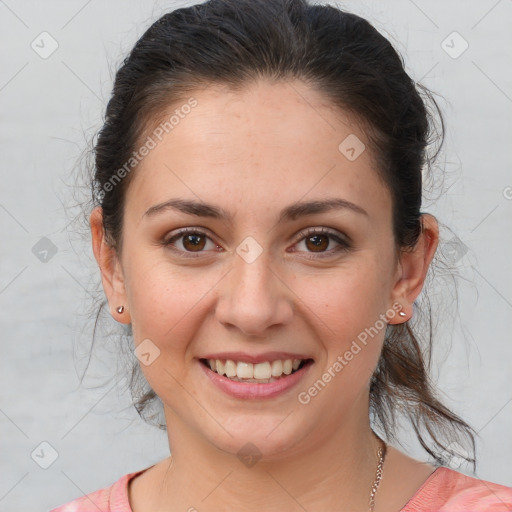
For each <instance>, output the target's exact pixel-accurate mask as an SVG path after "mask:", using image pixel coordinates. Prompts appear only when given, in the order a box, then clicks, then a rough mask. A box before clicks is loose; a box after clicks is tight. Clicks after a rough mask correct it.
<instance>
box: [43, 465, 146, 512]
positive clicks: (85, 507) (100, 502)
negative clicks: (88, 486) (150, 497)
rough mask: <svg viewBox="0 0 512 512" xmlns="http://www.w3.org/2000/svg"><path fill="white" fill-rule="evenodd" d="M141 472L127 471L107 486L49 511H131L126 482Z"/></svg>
mask: <svg viewBox="0 0 512 512" xmlns="http://www.w3.org/2000/svg"><path fill="white" fill-rule="evenodd" d="M140 473H142V471H137V472H135V473H128V474H126V475H124V476H122V477H121V478H120V479H119V480H117V482H115V483H113V484H112V485H110V486H108V487H104V488H102V489H98V490H97V491H94V492H91V493H89V494H85V495H83V496H80V497H79V498H77V499H75V500H73V501H71V502H69V503H66V504H65V505H62V506H60V507H57V508H55V509H53V510H51V511H50V512H98V510H101V512H131V508H130V502H129V499H128V483H129V482H130V480H131V479H132V478H134V477H135V476H137V475H139V474H140Z"/></svg>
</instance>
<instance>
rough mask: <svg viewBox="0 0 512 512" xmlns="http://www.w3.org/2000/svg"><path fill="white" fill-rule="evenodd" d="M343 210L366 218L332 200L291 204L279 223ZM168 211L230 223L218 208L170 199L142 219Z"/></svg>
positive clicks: (360, 210)
mask: <svg viewBox="0 0 512 512" xmlns="http://www.w3.org/2000/svg"><path fill="white" fill-rule="evenodd" d="M344 209H348V210H351V211H353V212H355V213H359V214H361V215H366V216H368V212H367V211H366V210H365V209H364V208H361V207H360V206H358V205H357V204H354V203H352V202H350V201H347V200H345V199H339V198H332V199H325V200H317V201H308V202H296V203H293V204H291V205H289V206H287V207H286V208H284V209H283V210H282V211H281V213H280V215H279V222H284V221H292V220H296V219H298V218H299V217H305V216H307V215H315V214H319V213H326V212H330V211H333V210H344ZM168 210H174V211H179V212H182V213H185V214H187V215H194V216H196V217H210V218H212V219H219V220H222V221H227V222H231V220H232V215H231V214H230V213H229V212H227V211H226V210H224V209H222V208H220V207H218V206H214V205H211V204H207V203H202V202H198V201H191V200H187V199H170V200H169V201H165V202H164V203H159V204H156V205H154V206H151V208H149V209H148V210H146V212H145V213H144V215H143V217H152V216H154V215H156V214H159V213H162V212H166V211H168Z"/></svg>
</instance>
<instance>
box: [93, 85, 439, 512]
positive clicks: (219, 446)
mask: <svg viewBox="0 0 512 512" xmlns="http://www.w3.org/2000/svg"><path fill="white" fill-rule="evenodd" d="M193 96H194V97H195V98H196V99H197V101H198V106H197V107H196V108H194V109H193V110H192V111H191V112H190V114H188V115H187V116H186V117H185V118H184V119H183V120H181V122H180V123H179V124H178V125H177V126H175V128H174V129H173V130H172V131H170V132H169V134H168V135H166V136H165V138H163V140H162V141H161V142H160V143H159V144H158V145H157V146H156V147H155V148H154V149H153V150H152V151H151V152H150V153H149V155H148V156H146V157H145V158H144V160H143V161H142V162H141V164H140V165H139V167H138V168H137V169H136V170H135V171H133V172H134V173H135V174H134V176H133V181H132V182H131V184H130V186H129V188H128V190H127V194H126V204H125V211H124V226H123V245H122V251H121V253H120V254H119V253H116V252H115V251H114V250H113V249H112V248H111V247H110V246H109V245H108V244H107V243H106V241H105V238H104V233H103V229H102V222H101V208H96V209H95V210H94V211H93V212H92V214H91V217H90V223H91V232H92V240H93V249H94V254H95V257H96V259H97V262H98V265H99V267H100V269H101V273H102V282H103V287H104V290H105V293H106V296H107V298H108V302H109V307H110V311H111V314H112V316H113V317H114V318H115V319H116V320H118V321H119V322H122V323H131V324H132V329H133V333H134V341H135V345H136V346H138V345H139V344H140V343H141V342H142V341H143V340H145V339H150V340H151V342H152V343H154V344H155V345H156V346H157V347H158V349H159V350H160V355H159V356H158V357H157V358H156V359H155V360H154V362H152V364H150V365H148V366H145V365H141V368H142V370H143V372H144V375H145V376H146V378H147V380H148V382H149V383H150V385H151V386H152V388H153V389H154V390H155V392H156V393H157V394H158V396H159V397H160V398H161V400H162V402H163V404H164V410H165V417H166V421H167V425H168V438H169V446H170V450H171V453H172V459H170V458H168V459H165V460H163V461H161V462H160V463H159V464H156V465H155V466H153V467H152V468H151V469H148V470H147V471H145V472H144V473H142V475H140V476H139V477H137V478H135V479H134V480H133V481H132V483H131V485H130V501H131V504H132V508H133V510H134V512H145V511H149V510H152V511H159V510H166V511H173V510H182V511H184V510H189V509H190V507H195V509H197V510H201V511H216V512H218V511H221V510H237V509H239V510H244V511H253V510H254V511H256V510H258V511H261V510H266V511H282V510H289V511H295V510H297V511H299V510H304V508H305V509H307V510H308V511H310V512H314V511H320V510H339V509H340V504H343V510H368V497H369V492H370V488H371V485H372V483H373V481H374V479H375V471H376V465H377V449H378V447H379V444H378V441H377V439H376V438H375V437H374V435H373V434H372V432H371V429H370V422H369V417H368V407H369V402H368V397H369V381H370V378H371V375H372V373H373V372H374V370H375V368H376V366H377V363H378V360H379V356H380V353H381V350H382V343H383V338H384V331H385V329H381V330H380V331H379V332H378V334H377V335H375V336H374V337H373V338H372V339H371V340H370V342H369V343H368V344H367V345H366V346H364V348H363V349H362V350H361V351H360V352H359V353H358V354H357V355H356V356H354V358H353V359H352V360H351V361H350V362H349V364H347V365H346V366H345V367H344V368H343V370H342V371H341V372H338V373H337V374H336V377H335V378H333V379H332V380H331V381H330V382H329V383H328V385H326V386H325V388H323V390H322V391H321V392H320V393H318V395H317V396H315V397H314V398H312V399H311V401H310V402H309V403H308V404H307V405H303V404H301V403H299V402H298V399H297V395H298V393H299V392H300V391H305V390H307V389H308V388H309V387H310V386H311V385H312V384H313V383H314V382H315V381H317V380H318V379H319V378H321V376H322V374H324V373H325V372H326V371H327V370H328V369H329V368H330V367H332V365H333V363H334V361H336V359H337V357H338V356H339V355H343V354H344V353H345V352H346V351H347V350H348V349H349V347H350V346H351V343H352V341H353V340H355V339H356V338H357V336H358V334H359V333H361V332H362V331H364V329H365V328H368V327H370V326H373V325H375V323H376V320H378V319H379V315H382V314H385V313H386V312H387V311H389V310H390V309H391V308H392V307H393V304H395V305H398V307H401V308H402V309H403V311H404V312H405V313H406V316H405V317H399V316H398V315H397V314H395V315H394V317H393V318H389V320H388V321H389V323H390V324H394V323H401V322H404V321H406V320H408V319H409V318H410V317H411V315H412V304H413V302H414V300H415V299H416V297H417V296H418V295H419V293H420V291H421V289H422V286H423V283H424V280H425V276H426V273H427V270H428V266H429V264H430V262H431V260H432V257H433V255H434V253H435V250H436V247H437V243H438V227H437V222H436V220H435V218H434V217H432V216H430V215H427V214H425V215H423V217H422V221H423V225H424V229H423V233H422V235H421V237H420V240H419V241H418V243H417V245H416V247H415V248H414V250H412V251H409V252H404V253H400V252H399V251H398V250H397V247H396V244H395V241H394V238H393V230H392V224H391V213H392V204H391V196H390V192H389V190H388V188H387V187H386V186H385V184H384V182H383V181H382V180H381V179H380V177H379V175H378V174H377V172H376V170H375V165H374V163H373V161H372V158H371V154H370V150H369V149H366V150H365V151H363V152H362V154H361V155H360V156H359V157H358V158H357V159H356V160H354V161H350V160H349V159H347V158H346V157H345V156H344V155H343V154H342V153H341V152H340V151H339V150H338V146H339V144H340V142H342V141H343V140H344V139H345V138H346V137H347V136H348V135H350V134H355V135H356V136H357V137H358V138H359V139H360V140H361V141H363V142H364V143H365V144H366V143H367V140H366V138H365V135H364V132H363V131H362V130H361V129H360V127H359V126H358V124H357V123H355V122H354V121H353V120H351V118H350V116H348V114H346V113H340V112H339V111H338V110H335V109H334V108H333V107H332V106H331V105H330V104H329V102H328V101H327V99H326V98H325V97H324V96H323V95H322V94H321V93H319V92H317V91H314V90H313V89H311V88H310V87H308V86H306V85H305V84H303V83H302V82H300V81H293V82H279V83H270V82H267V81H260V82H255V83H252V84H250V85H247V86H246V87H244V88H243V89H241V90H239V91H236V92H233V91H229V90H228V89H226V88H222V87H219V86H216V87H213V86H212V87H208V88H206V89H204V90H201V91H198V92H197V93H194V94H193ZM173 108H176V105H173ZM171 110H172V109H171ZM340 114H343V115H340ZM366 147H367V148H368V144H366ZM173 198H174V199H175V198H180V199H187V200H196V201H201V202H206V203H209V204H213V205H216V206H218V207H220V208H223V209H224V210H226V211H227V212H229V213H230V214H231V215H232V220H231V222H228V221H223V220H218V219H212V218H207V217H196V216H192V215H188V214H185V213H183V212H179V211H175V210H170V209H167V210H164V211H161V212H159V213H158V214H155V215H144V214H145V212H146V211H147V210H148V209H149V208H150V207H152V206H154V205H157V204H160V203H163V202H165V201H168V200H170V199H173ZM327 198H342V199H344V200H346V201H350V202H351V203H354V204H356V205H357V206H359V207H360V208H362V209H364V210H365V212H366V214H362V213H358V212H355V211H352V210H350V209H348V208H345V209H340V210H333V211H328V212H324V213H318V214H314V215H308V216H304V217H299V218H297V219H295V220H288V221H283V222H279V213H280V212H281V210H282V209H283V208H285V207H287V206H289V205H290V204H292V203H295V202H297V201H311V200H325V199H327ZM187 227H188V228H197V229H200V230H201V231H203V232H205V233H206V234H207V237H209V238H206V239H201V240H203V241H206V244H205V245H204V248H202V252H199V253H198V252H193V251H194V248H193V246H192V245H191V244H185V245H184V239H183V237H182V238H181V239H178V240H176V241H175V242H174V246H173V247H174V249H175V251H172V249H171V248H170V247H169V246H167V247H166V246H164V245H163V243H162V241H165V240H168V239H169V238H171V236H172V235H173V234H176V231H177V230H178V229H179V228H187ZM317 227H325V228H328V229H329V230H331V231H333V232H334V233H335V234H337V235H338V236H340V237H341V238H342V239H345V240H347V239H348V240H349V244H350V246H349V248H345V249H344V250H340V251H338V252H336V251H335V249H336V248H337V247H343V246H342V245H340V244H338V243H337V242H336V241H335V240H334V239H332V238H323V237H321V241H322V245H321V247H322V250H323V253H322V252H320V253H319V252H315V246H314V245H313V244H312V243H310V242H307V240H308V237H307V234H306V233H303V234H302V235H300V233H301V231H304V230H308V229H311V228H317ZM298 235H300V236H298ZM247 236H251V237H253V238H254V239H255V240H256V241H257V243H258V244H259V245H260V246H261V247H262V249H263V252H262V254H261V255H260V256H259V257H258V258H256V260H255V261H253V262H252V263H247V262H246V261H244V259H242V258H241V257H240V256H239V255H238V254H237V252H236V249H237V247H238V246H239V245H240V243H241V242H242V241H243V240H244V239H245V238H246V237H247ZM347 237H348V238H347ZM327 242H328V245H327ZM201 247H203V246H201ZM187 250H188V251H189V252H188V254H190V253H191V252H192V254H196V255H197V254H199V256H198V257H187ZM196 251H197V249H196ZM317 251H318V249H317ZM322 254H323V255H324V256H323V257H322ZM119 305H124V307H125V311H124V312H123V313H122V314H119V313H118V312H117V311H116V308H117V307H118V306H119ZM388 317H389V314H388ZM227 350H233V351H244V352H248V353H251V354H259V353H262V352H265V351H270V350H282V351H289V352H295V353H302V354H308V355H309V356H310V357H311V358H313V359H314V365H313V366H312V367H311V368H310V370H309V372H308V374H307V375H306V377H305V378H304V379H303V381H302V382H301V383H299V385H298V386H296V387H295V388H293V389H292V390H290V391H287V392H286V393H284V394H283V395H281V396H278V397H275V398H272V399H263V400H242V399H235V398H231V397H228V396H227V395H225V394H223V393H222V392H221V391H220V390H218V389H217V388H216V387H215V386H213V385H212V384H211V383H210V381H209V380H208V379H207V378H206V377H205V375H204V372H203V371H202V369H201V367H200V366H199V364H200V363H199V362H198V359H197V358H199V357H202V356H203V355H204V354H206V353H207V352H220V351H227ZM248 442H251V443H252V444H253V445H255V446H256V447H257V448H258V450H259V451H260V452H261V454H262V459H261V460H260V461H259V462H258V463H257V464H256V465H254V466H252V467H246V466H245V465H244V464H242V463H241V462H240V460H239V459H238V457H237V452H238V451H239V450H240V449H241V448H242V447H243V446H244V445H246V443H248ZM433 469H434V468H433V467H432V466H429V465H427V464H424V463H420V462H419V461H416V460H414V459H412V458H410V457H408V456H406V455H404V454H402V453H401V452H400V451H398V450H397V449H395V448H393V447H392V446H389V445H388V455H387V457H386V462H385V465H384V476H383V478H382V481H381V486H380V487H379V491H378V493H377V500H376V507H375V510H376V511H380V512H384V511H386V510H390V511H391V510H399V509H400V508H401V507H402V506H403V505H405V503H406V502H407V500H408V499H409V498H410V497H411V496H412V495H413V494H414V492H415V491H416V490H417V489H418V487H419V486H420V485H421V484H422V483H423V482H424V481H425V479H426V478H427V477H428V475H430V474H431V473H432V471H433ZM303 507H304V508H303ZM190 510H193V509H190Z"/></svg>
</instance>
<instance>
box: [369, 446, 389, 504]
mask: <svg viewBox="0 0 512 512" xmlns="http://www.w3.org/2000/svg"><path fill="white" fill-rule="evenodd" d="M377 438H378V439H379V440H380V442H381V446H379V450H378V452H377V454H378V456H379V462H378V464H377V476H376V477H375V481H374V482H373V485H372V490H371V492H370V512H373V509H374V508H375V494H376V493H377V489H378V488H379V484H380V480H381V478H382V466H383V465H384V459H385V458H386V452H387V447H386V443H385V442H384V441H383V440H382V439H380V437H378V436H377Z"/></svg>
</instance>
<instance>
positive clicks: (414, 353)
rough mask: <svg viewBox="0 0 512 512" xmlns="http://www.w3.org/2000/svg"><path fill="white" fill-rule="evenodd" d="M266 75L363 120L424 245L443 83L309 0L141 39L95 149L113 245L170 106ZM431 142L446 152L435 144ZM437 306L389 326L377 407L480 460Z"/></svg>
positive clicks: (220, 12) (250, 9)
mask: <svg viewBox="0 0 512 512" xmlns="http://www.w3.org/2000/svg"><path fill="white" fill-rule="evenodd" d="M260 78H263V79H267V80H276V81H278V80H290V79H299V80H302V81H304V82H305V83H306V84H308V85H309V86H310V87H312V88H314V89H316V90H318V91H321V92H322V93H323V94H324V97H326V98H327V99H328V100H329V101H330V102H332V105H333V106H335V107H338V108H339V109H341V110H344V111H346V112H349V113H351V114H353V115H354V116H356V118H357V119H359V120H361V121H362V123H363V124H364V126H365V127H366V129H365V133H366V135H367V137H368V139H369V141H370V143H371V149H372V155H373V156H374V158H375V161H376V162H377V165H376V171H377V172H378V173H379V174H380V176H381V177H382V179H383V181H384V182H385V183H386V185H387V186H388V187H389V190H390V191H391V195H392V201H393V229H394V235H395V241H396V245H397V248H398V249H400V250H402V251H405V250H409V249H411V248H412V247H414V245H415V244H416V242H417V240H418V237H419V235H420V233H421V230H422V225H421V211H420V209H421V205H422V171H425V170H427V171H428V170H430V169H431V166H432V163H433V161H434V160H435V158H436V157H437V155H438V153H439V150H440V148H441V146H442V143H443V140H444V123H443V117H442V114H441V112H440V110H439V108H438V106H437V103H436V102H435V100H434V98H433V96H432V93H431V92H430V91H429V90H428V89H427V88H425V87H424V86H422V85H421V84H418V83H415V82H414V80H412V79H411V78H410V77H409V75H408V74H407V73H406V71H405V69H404V62H403V59H402V57H401V56H400V55H399V54H398V53H397V51H396V50H395V49H394V48H393V46H392V45H391V44H390V42H389V41H388V40H387V39H386V38H385V37H384V36H383V35H381V34H380V33H379V32H378V31H377V30H376V29H375V28H374V27H373V26H372V25H371V24H370V23H369V22H368V21H366V20H365V19H363V18H361V17H359V16H357V15H354V14H351V13H348V12H344V11H342V10H340V9H338V8H335V7H333V6H326V5H322V6H320V5H309V4H308V3H307V2H306V1H305V0H210V1H208V2H206V3H204V4H200V5H195V6H192V7H187V8H181V9H177V10H175V11H173V12H170V13H168V14H165V15H164V16H162V17H161V18H160V19H158V20H157V21H156V22H155V23H153V25H151V27H150V28H149V29H148V30H147V31H146V32H145V33H144V35H143V36H142V37H141V38H140V39H139V40H138V41H137V43H136V45H135V47H134V48H133V49H132V51H131V52H130V54H129V55H128V57H127V58H126V59H125V60H124V62H123V64H122V66H121V67H120V69H119V70H118V71H117V74H116V77H115V82H114V87H113V91H112V95H111V98H110V100H109V102H108V106H107V109H106V118H105V123H104V125H103V127H102V129H101V131H100V132H99V136H98V138H97V142H96V144H95V148H94V156H95V174H94V178H93V180H92V193H93V203H94V205H100V206H101V207H102V209H103V223H104V230H105V233H106V236H107V240H109V243H110V244H111V245H112V247H114V248H115V249H116V250H117V251H119V252H120V251H121V248H122V227H123V207H124V197H125V194H126V189H127V187H128V186H129V183H130V179H131V177H132V176H133V173H134V172H136V170H134V171H131V169H130V171H131V172H125V173H123V178H122V179H121V180H118V181H119V183H116V184H115V186H108V183H112V178H113V176H114V174H115V173H116V172H118V170H119V169H121V168H123V166H125V165H126V162H128V161H129V160H130V158H132V157H133V152H134V151H135V149H136V148H137V146H138V145H140V143H141V141H142V140H143V139H144V137H146V136H147V134H148V133H149V130H150V129H151V127H154V126H155V125H156V124H158V122H160V121H161V119H162V116H163V112H165V111H166V110H168V109H169V108H170V107H169V106H170V105H171V104H176V102H177V101H178V100H182V99H183V98H184V97H186V95H187V94H190V93H191V92H193V91H197V90H198V88H200V87H203V86H208V85H212V84H220V85H226V86H229V87H230V88H233V89H236V88H240V87H243V86H244V85H246V84H249V83H251V82H253V81H254V80H256V79H260ZM422 96H423V97H424V98H425V100H424V99H423V98H422ZM427 105H432V106H433V110H432V111H431V110H429V109H428V108H427ZM434 112H435V113H437V118H438V121H439V122H440V123H439V122H436V119H435V116H434ZM431 148H437V150H435V151H434V152H433V154H429V152H428V150H429V149H431ZM134 169H136V166H135V167H134ZM424 302H425V301H424ZM104 304H105V303H104ZM104 304H103V305H104ZM426 306H427V307H426V309H425V308H424V309H421V308H419V307H418V304H416V305H415V309H416V316H417V317H418V319H422V320H423V323H422V324H421V322H418V325H420V324H421V329H417V331H418V332H414V331H413V328H412V327H411V326H410V325H409V322H408V323H406V324H401V325H397V326H393V325H390V326H388V328H387V331H386V337H385V342H384V346H383V350H382V354H381V358H380V361H379V363H378V366H377V369H376V371H375V373H374V375H373V377H372V379H371V386H370V413H371V415H372V416H373V422H374V424H376V425H377V426H379V427H380V428H381V429H382V430H383V432H384V434H385V436H386V437H387V438H388V439H389V440H391V439H395V438H396V418H397V414H398V413H401V414H405V415H406V416H408V418H409V419H410V421H411V423H412V425H413V428H414V430H415V433H416V435H417V437H418V439H419V441H420V443H421V445H422V446H423V448H424V449H425V450H426V451H427V452H428V453H429V454H430V455H432V456H433V457H434V460H435V461H437V462H441V463H444V462H445V458H446V456H448V457H449V456H450V455H459V456H462V457H463V458H464V459H466V460H467V461H468V462H473V464H474V468H475V469H476V461H475V457H474V449H475V442H474V435H473V433H472V430H473V429H472V428H471V427H470V426H469V425H468V424H466V423H465V422H464V421H463V420H462V419H461V418H460V417H458V416H457V415H456V414H454V413H453V412H451V411H450V410H449V409H448V408H447V407H446V406H444V405H443V404H442V403H441V401H440V400H439V399H438V398H437V397H436V393H435V390H434V388H433V386H432V384H431V382H430V377H429V370H430V360H431V349H432V328H431V327H432V325H431V316H430V308H429V305H428V300H427V301H426ZM100 312H101V308H100ZM100 312H98V316H99V313H100ZM97 319H98V317H97ZM129 334H130V332H128V338H129ZM132 363H133V364H132V376H131V390H132V396H133V398H134V405H135V406H136V408H137V410H138V412H139V414H140V415H141V416H142V417H143V418H145V419H146V420H147V419H148V418H147V416H146V412H147V410H149V409H150V407H149V406H150V405H152V404H153V405H154V404H155V403H159V402H158V401H159V398H158V397H157V396H156V395H155V393H154V391H153V390H152V389H151V388H150V387H149V385H148V384H147V382H145V380H144V379H143V377H141V372H140V368H139V365H138V362H137V361H136V360H134V361H132ZM141 379H142V380H141ZM159 426H160V427H161V428H165V426H164V425H159ZM425 433H427V434H428V435H429V436H430V437H431V438H432V442H431V441H428V440H426V439H425ZM463 437H464V438H465V440H466V441H469V443H470V445H471V452H472V453H473V456H470V455H467V453H470V451H468V452H466V454H460V453H456V451H454V450H452V449H451V448H450V446H453V444H451V443H452V442H453V441H455V440H457V441H460V442H461V443H462V444H464V441H463V440H462V438H463ZM457 444H459V443H457Z"/></svg>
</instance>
